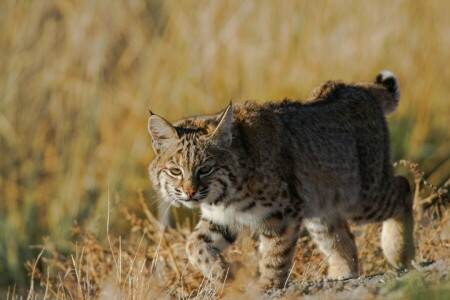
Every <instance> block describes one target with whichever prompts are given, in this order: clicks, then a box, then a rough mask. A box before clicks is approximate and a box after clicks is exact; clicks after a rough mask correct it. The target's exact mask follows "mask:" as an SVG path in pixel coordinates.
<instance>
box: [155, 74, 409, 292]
mask: <svg viewBox="0 0 450 300" xmlns="http://www.w3.org/2000/svg"><path fill="white" fill-rule="evenodd" d="M399 97H400V93H399V87H398V84H397V79H396V77H395V76H394V75H393V74H392V73H390V72H389V71H384V72H381V73H380V74H378V76H377V77H376V79H375V82H374V83H353V84H348V83H343V82H337V81H328V82H326V83H324V84H322V85H321V86H319V87H318V88H316V89H315V90H313V92H312V93H311V95H310V96H309V97H308V99H307V101H306V103H305V104H302V103H300V102H298V101H291V100H283V101H281V102H269V103H265V104H256V103H251V102H246V103H243V104H233V105H232V104H230V105H228V107H227V108H226V109H225V110H224V111H223V112H220V113H218V114H212V115H207V116H195V117H189V118H186V119H183V120H181V121H178V122H176V123H174V124H173V125H172V124H170V123H169V122H168V121H166V120H165V119H163V118H162V117H160V116H158V115H156V114H151V116H150V118H149V120H148V129H149V131H150V134H151V137H152V142H153V144H152V145H153V149H154V151H155V153H156V157H155V158H154V160H153V161H152V162H151V164H150V167H149V173H150V178H151V181H152V182H153V185H154V187H155V189H156V190H158V191H159V192H160V194H161V195H162V196H163V198H164V199H165V200H167V201H169V202H170V203H172V204H173V205H180V204H182V205H185V206H187V207H200V210H201V220H200V222H199V223H198V224H197V226H196V227H195V230H194V231H193V233H192V235H191V236H190V238H189V240H188V242H187V246H186V250H187V253H188V257H189V262H190V263H191V264H192V265H194V266H195V267H197V268H198V269H199V270H201V271H202V272H203V273H204V274H205V275H207V274H211V273H212V274H215V275H216V276H219V278H221V279H224V277H225V276H226V274H227V269H228V267H227V263H226V262H225V261H224V259H223V257H222V255H221V252H222V251H224V250H225V249H226V248H227V247H228V246H230V245H231V244H232V243H233V242H234V241H235V240H236V238H237V236H238V234H239V232H240V231H241V229H242V228H243V227H248V228H250V229H251V230H252V231H253V232H257V233H259V252H260V260H259V273H260V283H261V288H262V290H268V289H270V288H281V287H283V285H284V284H285V282H286V280H287V276H288V273H289V270H290V268H291V267H292V263H293V256H294V250H295V246H296V242H297V238H298V233H299V227H300V226H301V224H302V223H303V224H304V225H305V226H306V228H307V229H308V231H309V232H310V234H311V236H312V238H313V239H314V240H315V242H316V244H317V245H318V247H319V249H320V250H321V251H322V253H323V254H324V256H325V257H326V258H327V261H328V275H329V277H331V278H333V279H343V278H349V277H354V276H357V275H358V259H357V249H356V246H355V241H354V237H353V235H352V233H351V232H350V230H349V227H348V224H347V221H348V220H350V221H353V222H356V223H368V222H383V228H382V237H381V246H382V249H383V252H384V255H385V256H386V258H387V260H388V261H389V262H390V263H391V264H392V265H393V266H395V267H400V266H407V265H409V264H410V262H411V260H412V259H413V258H414V241H413V214H412V197H411V193H410V187H409V184H408V181H407V180H406V179H405V178H404V177H402V176H395V175H394V169H393V166H392V162H391V159H390V146H389V132H388V128H387V125H386V120H385V116H384V115H385V114H387V113H390V112H393V111H395V109H396V107H397V105H398V102H399Z"/></svg>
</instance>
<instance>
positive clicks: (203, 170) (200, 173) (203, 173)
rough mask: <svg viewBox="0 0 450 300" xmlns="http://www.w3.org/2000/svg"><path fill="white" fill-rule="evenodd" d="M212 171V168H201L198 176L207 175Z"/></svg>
mask: <svg viewBox="0 0 450 300" xmlns="http://www.w3.org/2000/svg"><path fill="white" fill-rule="evenodd" d="M211 171H212V167H201V168H200V169H198V174H199V175H203V176H204V175H208V174H209V173H211Z"/></svg>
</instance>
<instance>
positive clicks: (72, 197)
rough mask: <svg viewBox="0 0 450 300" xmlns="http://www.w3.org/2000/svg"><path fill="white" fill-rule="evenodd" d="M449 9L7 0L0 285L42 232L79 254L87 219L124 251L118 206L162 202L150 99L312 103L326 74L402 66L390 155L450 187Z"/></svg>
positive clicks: (174, 109)
mask: <svg viewBox="0 0 450 300" xmlns="http://www.w3.org/2000/svg"><path fill="white" fill-rule="evenodd" d="M449 11H450V2H448V1H438V0H432V1H426V2H420V1H416V2H410V1H402V0H399V1H379V2H375V3H372V2H371V3H369V2H364V1H356V0H355V1H353V0H352V1H346V2H345V4H343V2H339V1H283V2H282V3H280V2H278V1H258V0H249V1H245V2H243V1H238V0H231V1H206V0H202V1H195V2H193V1H175V0H169V1H162V0H131V1H107V0H96V1H90V0H79V1H71V0H41V1H26V0H4V1H1V2H0V66H1V67H0V232H1V234H0V274H2V276H0V286H7V285H8V286H11V287H12V286H14V285H17V286H18V288H19V287H24V286H27V285H28V279H27V277H26V271H25V269H24V267H23V264H24V262H25V261H27V260H30V259H32V258H34V257H36V256H37V255H38V251H39V250H38V249H36V248H39V247H33V245H40V244H42V238H43V237H44V236H49V237H50V240H51V241H52V245H53V246H52V247H50V246H49V248H48V249H47V250H48V251H50V250H49V249H55V251H57V253H61V254H63V255H64V256H65V257H70V253H74V252H73V251H74V249H73V245H72V241H71V228H72V227H73V224H74V222H77V223H78V224H79V225H80V227H81V228H83V232H93V233H94V235H93V236H92V239H93V240H95V241H98V242H99V243H100V244H101V245H102V247H104V246H105V244H103V243H104V242H106V243H107V242H108V240H107V234H106V231H105V230H104V224H105V223H106V221H107V220H106V219H107V216H109V217H110V220H109V224H110V226H109V227H110V230H111V232H110V236H111V244H112V248H113V249H115V250H114V251H115V252H114V253H118V252H117V249H116V247H117V244H118V243H119V242H118V241H116V240H115V238H114V236H119V235H122V236H124V237H127V232H128V230H129V226H128V222H126V221H124V219H123V218H122V214H120V213H119V212H118V211H117V210H116V208H117V207H118V206H117V205H118V204H117V203H121V204H122V205H124V206H126V207H128V208H129V209H131V210H137V209H138V208H139V207H140V204H139V203H140V202H139V197H138V196H136V194H137V191H139V190H141V189H142V191H143V197H144V199H145V200H146V201H147V203H150V204H151V205H150V209H151V210H152V211H153V210H154V209H155V205H154V201H155V198H154V197H153V196H152V195H153V192H152V191H151V188H150V184H149V182H148V179H147V175H146V165H147V164H148V162H149V161H150V160H151V158H152V153H151V150H150V146H149V138H148V135H147V132H146V119H147V116H148V115H147V110H148V108H151V109H152V110H153V111H155V112H157V113H160V114H162V115H165V116H168V118H169V119H170V120H176V119H177V118H180V117H182V116H185V115H188V114H201V113H210V112H212V111H215V110H219V109H221V108H222V107H224V106H225V105H226V104H227V103H228V101H229V100H230V99H233V100H234V101H240V100H244V99H258V101H265V100H267V99H281V98H284V97H291V98H304V97H305V96H306V95H307V94H308V92H309V91H310V90H311V89H312V88H313V87H315V86H317V85H318V84H319V83H321V82H323V81H324V80H328V79H343V80H349V81H353V80H355V81H356V80H362V79H366V80H370V79H371V78H372V77H373V76H374V75H375V74H376V73H377V72H378V71H379V70H381V69H385V68H389V69H391V70H392V71H394V72H395V73H396V74H397V75H398V77H399V81H400V84H401V89H402V102H401V105H400V107H399V111H398V112H396V113H395V114H394V115H393V116H392V117H390V119H389V123H390V128H391V135H392V141H393V142H392V144H393V156H394V158H395V160H399V159H401V158H406V159H409V160H412V161H417V162H418V163H419V164H420V166H421V167H422V168H423V170H424V171H425V173H426V174H427V180H428V181H429V182H432V183H434V184H437V185H440V186H441V185H443V184H444V183H445V182H446V181H447V180H448V178H449V175H450V135H449V132H450V128H449V122H448V115H450V105H449V104H448V95H449V94H450V85H449V84H448V83H449V82H450V68H448V67H447V65H448V61H450V38H449V35H448V32H449V29H450V19H449V18H448V15H449ZM108 193H109V194H110V197H108ZM108 199H109V201H110V203H111V206H112V207H113V209H112V211H111V213H110V214H108V213H106V212H105V208H106V207H107V200H108ZM143 217H144V215H143V214H142V213H141V212H139V213H138V216H137V219H140V220H142V218H143ZM179 220H180V222H178V223H182V222H181V221H182V220H184V215H183V214H181V215H180V217H179ZM183 222H184V221H183ZM179 227H180V229H179V232H183V230H185V229H183V228H182V227H183V226H181V225H180V226H179ZM187 227H189V224H188V225H187ZM179 234H182V233H179ZM94 236H95V239H94ZM83 238H87V236H84V235H83ZM139 238H140V237H138V241H139ZM147 239H149V240H148V241H147ZM168 239H169V238H168ZM144 241H147V243H150V241H154V240H152V239H150V238H147V237H146V238H144V240H143V243H144ZM179 242H180V243H181V242H182V239H181V238H180V240H179ZM80 243H81V242H80ZM130 243H131V241H130V240H129V239H128V237H127V238H126V241H122V243H121V244H123V245H122V247H125V245H129V247H132V246H131V244H130ZM304 243H307V242H306V241H304ZM374 243H375V242H374ZM94 244H95V243H94ZM169 244H170V243H169ZM79 245H82V244H79ZM106 245H107V244H106ZM170 245H171V244H170ZM144 246H145V244H142V245H141V247H144ZM145 247H147V246H145ZM148 247H150V246H148ZM106 249H109V248H106ZM136 249H137V248H133V247H132V248H131V250H130V251H131V252H130V253H131V254H132V253H134V252H133V251H132V250H134V251H136ZM142 249H144V248H141V249H140V251H141V250H142ZM180 249H181V246H180ZM244 249H248V247H247V248H244ZM79 251H80V248H79ZM86 251H87V250H85V252H84V253H85V254H83V257H86V255H87V254H86V253H87V252H86ZM174 251H175V250H174ZM180 251H181V250H180ZM131 254H130V255H131ZM78 255H81V253H79V254H78ZM104 255H105V257H109V255H107V254H104ZM115 255H116V254H115ZM117 255H118V254H117ZM180 255H181V254H180ZM427 255H428V254H427ZM429 255H432V254H429ZM43 258H45V255H44V257H43ZM76 259H80V257H75V258H74V261H75V262H78V261H79V260H76ZM115 259H116V261H117V259H118V257H115ZM119 261H120V259H119ZM300 265H304V264H300V263H297V264H296V268H299V267H300ZM37 266H38V267H40V270H41V271H42V270H44V271H45V268H44V269H42V268H43V265H41V264H38V265H37ZM74 267H75V266H74ZM114 267H115V266H114ZM178 268H179V270H178V271H179V272H183V265H179V266H178ZM186 272H187V271H186ZM302 272H306V271H304V270H297V269H296V270H294V272H293V274H292V276H293V277H294V278H298V277H296V276H298V275H299V274H303V273H302ZM313 273H314V272H313ZM92 276H93V275H92ZM112 280H113V281H115V280H116V279H115V278H113V279H112Z"/></svg>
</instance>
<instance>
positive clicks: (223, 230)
mask: <svg viewBox="0 0 450 300" xmlns="http://www.w3.org/2000/svg"><path fill="white" fill-rule="evenodd" d="M236 237H237V234H236V233H235V232H233V231H232V230H230V229H229V228H228V227H226V226H222V225H218V224H215V223H213V222H211V221H209V220H206V219H201V220H200V222H199V223H198V224H197V226H196V227H195V230H194V232H193V233H192V234H191V236H190V238H189V240H188V242H187V244H186V252H187V254H188V259H189V262H190V263H191V264H192V265H193V266H195V267H196V268H197V269H199V270H200V271H201V272H202V273H203V275H204V276H206V277H210V276H211V277H212V278H216V277H217V278H218V279H219V280H224V279H225V276H226V274H227V269H228V267H227V264H226V262H225V260H224V259H223V257H222V255H220V253H221V252H222V251H223V250H225V249H226V248H227V247H228V246H230V245H231V244H232V243H233V242H234V241H235V240H236Z"/></svg>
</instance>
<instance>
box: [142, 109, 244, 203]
mask: <svg viewBox="0 0 450 300" xmlns="http://www.w3.org/2000/svg"><path fill="white" fill-rule="evenodd" d="M232 123H233V109H232V105H231V104H230V105H229V106H228V107H227V108H226V109H225V111H224V112H223V113H222V114H221V116H220V118H217V117H214V116H212V117H193V118H188V119H185V120H182V121H180V122H177V123H175V124H174V125H175V126H173V125H171V124H170V123H169V122H168V121H166V120H165V119H163V118H162V117H160V116H158V115H155V114H151V116H150V118H149V120H148V130H149V132H150V135H151V137H152V145H153V149H154V151H155V154H156V157H155V159H154V160H153V161H152V162H151V163H150V167H149V173H150V179H151V180H152V182H153V185H154V186H155V188H156V189H157V190H158V191H159V193H160V194H161V196H162V197H163V198H164V200H166V201H169V202H171V204H173V205H175V206H179V204H183V205H185V206H187V207H197V206H199V205H200V204H201V203H218V202H220V201H223V200H226V199H227V198H229V196H230V195H231V194H232V193H233V191H234V187H233V185H232V180H231V178H233V177H234V176H235V175H234V174H233V173H234V172H233V168H232V166H233V165H235V164H236V162H237V159H236V157H235V155H234V154H233V152H232V151H231V148H230V147H231V142H232Z"/></svg>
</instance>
